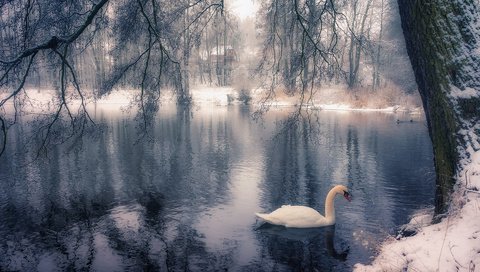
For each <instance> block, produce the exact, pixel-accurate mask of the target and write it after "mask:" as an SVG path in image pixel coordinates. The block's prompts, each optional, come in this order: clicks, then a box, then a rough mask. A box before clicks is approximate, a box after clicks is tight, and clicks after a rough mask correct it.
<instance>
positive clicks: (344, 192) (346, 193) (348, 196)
mask: <svg viewBox="0 0 480 272" xmlns="http://www.w3.org/2000/svg"><path fill="white" fill-rule="evenodd" d="M343 197H345V199H346V200H348V202H351V201H352V195H351V194H349V193H348V192H346V191H343Z"/></svg>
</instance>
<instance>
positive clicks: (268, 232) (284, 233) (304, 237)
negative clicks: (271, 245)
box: [255, 222, 350, 262]
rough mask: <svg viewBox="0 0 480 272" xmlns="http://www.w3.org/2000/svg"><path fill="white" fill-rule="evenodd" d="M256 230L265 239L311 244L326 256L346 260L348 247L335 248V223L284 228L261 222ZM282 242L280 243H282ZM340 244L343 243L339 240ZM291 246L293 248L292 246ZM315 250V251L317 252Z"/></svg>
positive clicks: (304, 244) (306, 245)
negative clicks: (313, 226)
mask: <svg viewBox="0 0 480 272" xmlns="http://www.w3.org/2000/svg"><path fill="white" fill-rule="evenodd" d="M255 230H256V231H258V232H260V233H262V234H264V236H267V237H268V238H267V240H270V241H271V242H273V241H272V240H277V242H279V241H280V242H283V243H286V244H287V246H288V244H291V243H293V244H299V243H301V244H302V245H303V246H305V247H308V248H309V247H310V246H313V247H315V248H316V249H318V250H319V251H324V252H325V253H327V255H328V256H330V257H332V258H334V259H335V260H337V261H340V262H344V261H346V260H347V256H348V253H349V250H350V249H349V247H348V246H344V247H345V249H344V250H341V251H337V250H336V249H335V241H334V239H335V225H332V226H326V227H322V228H286V227H284V226H278V225H273V224H270V223H267V222H262V224H261V225H260V226H258V227H257V228H256V229H255ZM322 238H323V239H324V248H323V250H322V246H321V245H322ZM283 243H282V244H283ZM340 244H344V243H343V242H341V243H340ZM292 248H295V246H294V247H292ZM319 251H317V252H319Z"/></svg>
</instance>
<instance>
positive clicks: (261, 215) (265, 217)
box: [255, 213, 270, 222]
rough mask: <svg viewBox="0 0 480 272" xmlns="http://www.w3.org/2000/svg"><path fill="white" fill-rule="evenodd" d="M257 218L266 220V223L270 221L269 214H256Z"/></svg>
mask: <svg viewBox="0 0 480 272" xmlns="http://www.w3.org/2000/svg"><path fill="white" fill-rule="evenodd" d="M255 215H256V216H258V217H260V218H261V219H263V220H265V221H267V222H268V221H270V220H268V213H255Z"/></svg>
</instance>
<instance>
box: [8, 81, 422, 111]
mask: <svg viewBox="0 0 480 272" xmlns="http://www.w3.org/2000/svg"><path fill="white" fill-rule="evenodd" d="M345 93H346V91H345V90H343V89H326V90H322V91H321V93H320V92H319V93H317V94H316V95H315V96H314V97H312V99H311V100H309V101H308V103H306V104H304V105H303V107H304V108H310V109H315V110H335V111H379V112H409V113H411V114H421V113H422V112H423V110H422V109H421V107H420V106H419V104H416V103H412V101H409V100H408V99H403V100H402V99H399V101H396V102H398V103H393V104H392V103H390V104H376V105H373V104H371V105H355V103H354V102H352V101H350V100H348V99H345V96H346V95H345ZM190 94H191V96H192V102H193V104H194V106H200V107H201V106H202V105H206V106H212V105H214V106H227V105H231V104H242V103H244V102H245V100H246V99H248V100H249V104H251V105H252V106H254V107H258V106H259V103H260V101H263V95H264V93H263V90H261V89H257V90H252V91H250V92H246V93H242V92H240V91H238V90H235V89H234V88H232V87H210V86H198V87H194V88H192V90H191V93H190ZM139 95H140V91H139V90H135V89H129V90H126V89H121V90H120V89H117V90H114V91H112V92H110V93H108V94H106V95H104V96H102V97H100V98H98V99H96V100H94V99H93V98H92V97H91V96H88V95H87V96H86V97H85V98H86V99H85V104H86V105H87V109H90V108H91V107H92V106H93V105H101V106H102V108H104V109H112V110H120V109H127V108H131V109H135V108H136V105H135V101H138V97H139ZM7 96H8V94H7V93H0V100H2V99H4V98H6V97H7ZM58 96H59V94H58V93H57V91H55V90H48V89H42V90H39V89H26V90H24V91H23V92H21V93H20V94H19V96H18V98H17V101H20V102H21V103H22V104H23V107H24V108H23V109H24V110H26V111H27V112H28V113H31V114H36V113H45V112H48V111H49V110H50V111H51V110H56V105H57V104H58V103H59V97H58ZM160 100H161V103H162V104H174V103H176V98H175V93H174V92H173V91H171V90H163V91H162V94H161V99H160ZM67 102H68V104H69V105H71V106H72V107H73V109H76V108H77V107H79V106H80V105H81V100H80V99H79V97H76V96H75V93H73V94H69V95H68V96H67ZM267 103H268V105H269V106H270V107H271V108H282V107H295V106H297V105H298V103H299V98H298V97H296V96H278V97H275V98H274V99H273V100H271V101H268V102H267ZM5 105H6V106H7V109H13V100H9V101H8V102H7V103H6V104H5Z"/></svg>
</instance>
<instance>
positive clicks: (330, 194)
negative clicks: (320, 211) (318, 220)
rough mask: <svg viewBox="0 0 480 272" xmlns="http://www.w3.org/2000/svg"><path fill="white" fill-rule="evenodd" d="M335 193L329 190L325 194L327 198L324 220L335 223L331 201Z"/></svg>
mask: <svg viewBox="0 0 480 272" xmlns="http://www.w3.org/2000/svg"><path fill="white" fill-rule="evenodd" d="M336 194H337V192H335V190H333V189H332V190H330V192H328V194H327V198H326V199H325V218H327V219H330V220H333V221H335V207H334V204H333V203H334V202H333V200H334V199H335V195H336Z"/></svg>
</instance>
